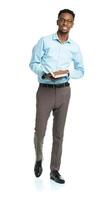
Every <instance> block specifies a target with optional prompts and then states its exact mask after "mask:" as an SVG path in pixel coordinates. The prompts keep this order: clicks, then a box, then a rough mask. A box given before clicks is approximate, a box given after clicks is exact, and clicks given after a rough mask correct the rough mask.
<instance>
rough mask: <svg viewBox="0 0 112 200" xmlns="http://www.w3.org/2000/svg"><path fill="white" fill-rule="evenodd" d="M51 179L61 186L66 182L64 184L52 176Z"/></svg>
mask: <svg viewBox="0 0 112 200" xmlns="http://www.w3.org/2000/svg"><path fill="white" fill-rule="evenodd" d="M50 179H51V180H53V181H55V182H56V183H60V184H64V183H65V181H63V182H61V181H58V180H56V179H55V178H54V177H52V176H50Z"/></svg>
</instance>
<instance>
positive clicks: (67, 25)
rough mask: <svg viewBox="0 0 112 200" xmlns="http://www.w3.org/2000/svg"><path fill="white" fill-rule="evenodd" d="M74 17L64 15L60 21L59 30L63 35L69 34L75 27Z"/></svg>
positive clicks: (58, 22)
mask: <svg viewBox="0 0 112 200" xmlns="http://www.w3.org/2000/svg"><path fill="white" fill-rule="evenodd" d="M73 21H74V20H73V16H72V15H71V14H69V13H62V14H61V15H60V16H59V18H58V20H57V25H58V30H59V31H60V32H62V33H68V32H69V31H70V29H71V28H72V26H73Z"/></svg>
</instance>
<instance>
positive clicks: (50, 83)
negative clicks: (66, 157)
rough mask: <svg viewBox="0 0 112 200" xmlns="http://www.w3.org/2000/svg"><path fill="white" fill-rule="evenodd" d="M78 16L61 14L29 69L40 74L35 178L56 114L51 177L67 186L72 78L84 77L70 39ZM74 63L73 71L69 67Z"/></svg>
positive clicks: (39, 45)
mask: <svg viewBox="0 0 112 200" xmlns="http://www.w3.org/2000/svg"><path fill="white" fill-rule="evenodd" d="M74 19H75V14H74V12H73V11H71V10H69V9H64V10H61V11H60V12H59V14H58V19H57V26H58V30H57V32H56V33H54V34H51V35H49V36H46V37H42V38H40V40H39V41H38V43H37V44H36V45H35V46H34V48H33V51H32V58H31V62H30V68H31V69H32V70H33V72H35V73H36V74H37V75H38V81H39V87H38V90H37V95H36V121H35V134H34V144H35V152H36V162H35V167H34V172H35V176H36V177H39V176H40V175H41V174H42V171H43V168H42V160H43V150H42V149H43V141H44V136H45V132H46V126H47V121H48V118H49V116H50V113H51V112H52V113H53V143H52V152H51V163H50V170H51V171H50V178H51V179H52V180H54V181H55V182H57V183H65V180H64V179H63V178H62V176H61V175H60V173H59V169H60V164H61V155H62V144H63V136H64V127H65V121H66V116H67V110H68V105H69V100H70V93H71V89H70V83H69V79H70V78H76V79H77V78H81V77H82V76H83V74H84V68H83V62H82V56H81V52H80V49H79V46H78V45H77V44H76V43H75V42H74V41H73V40H71V39H70V38H69V32H70V30H71V28H72V27H73V24H74ZM71 63H73V65H74V69H72V70H71V68H70V65H71Z"/></svg>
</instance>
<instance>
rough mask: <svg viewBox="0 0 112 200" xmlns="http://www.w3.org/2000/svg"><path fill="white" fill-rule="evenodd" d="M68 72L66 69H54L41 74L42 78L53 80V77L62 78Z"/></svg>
mask: <svg viewBox="0 0 112 200" xmlns="http://www.w3.org/2000/svg"><path fill="white" fill-rule="evenodd" d="M68 74H69V71H68V70H67V69H64V70H58V71H55V72H50V73H48V74H44V75H43V76H42V78H43V79H49V80H54V79H57V78H62V77H65V76H68Z"/></svg>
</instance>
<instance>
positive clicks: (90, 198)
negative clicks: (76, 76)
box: [0, 0, 112, 200]
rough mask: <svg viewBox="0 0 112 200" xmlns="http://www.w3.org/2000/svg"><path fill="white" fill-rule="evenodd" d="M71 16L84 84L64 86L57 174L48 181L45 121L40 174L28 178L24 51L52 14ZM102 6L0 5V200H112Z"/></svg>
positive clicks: (30, 124)
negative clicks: (67, 89) (67, 93)
mask: <svg viewBox="0 0 112 200" xmlns="http://www.w3.org/2000/svg"><path fill="white" fill-rule="evenodd" d="M64 8H69V9H72V10H73V11H74V12H75V13H76V19H75V24H74V28H73V29H72V31H71V33H70V36H71V38H72V39H73V40H74V41H76V42H77V43H78V44H79V45H80V48H81V50H82V54H83V58H84V65H85V76H84V78H82V79H80V80H71V88H72V96H71V101H70V106H69V112H68V117H67V123H66V129H65V137H64V146H63V156H62V165H61V169H60V173H61V174H62V175H63V177H64V178H65V180H66V184H64V185H59V184H56V183H54V182H52V181H50V179H49V172H50V170H49V165H50V154H51V144H52V115H51V117H50V119H49V122H48V126H47V131H46V137H45V143H44V161H43V168H44V171H43V174H42V176H41V177H40V178H39V179H36V178H35V177H34V173H33V167H34V163H35V153H34V146H33V134H34V130H33V129H34V121H35V94H36V90H37V88H38V82H37V79H36V75H35V74H34V73H32V71H31V70H30V69H29V62H30V58H31V51H32V48H33V46H34V45H35V43H36V42H37V41H38V39H39V38H40V37H42V36H45V35H48V34H51V33H54V32H56V31H57V26H56V20H57V15H58V12H59V10H60V9H64ZM111 19H112V12H111V1H109V0H106V1H105V0H104V1H100V0H94V1H90V0H41V1H38V0H27V1H26V0H10V1H8V0H3V1H1V3H0V193H1V194H0V195H1V197H0V198H1V199H2V200H6V199H12V200H13V199H14V200H15V199H16V200H20V199H32V200H36V199H39V198H40V199H42V200H43V199H46V198H47V199H64V198H66V199H75V200H83V199H86V200H100V199H101V200H102V199H103V200H107V199H108V200H112V136H111V135H112V122H111V118H112V96H111V93H112V59H111V58H112V53H111V52H112V39H111V38H112V30H111V24H112V23H111Z"/></svg>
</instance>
